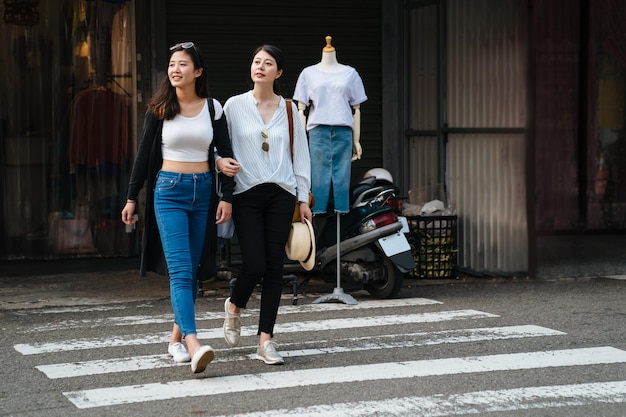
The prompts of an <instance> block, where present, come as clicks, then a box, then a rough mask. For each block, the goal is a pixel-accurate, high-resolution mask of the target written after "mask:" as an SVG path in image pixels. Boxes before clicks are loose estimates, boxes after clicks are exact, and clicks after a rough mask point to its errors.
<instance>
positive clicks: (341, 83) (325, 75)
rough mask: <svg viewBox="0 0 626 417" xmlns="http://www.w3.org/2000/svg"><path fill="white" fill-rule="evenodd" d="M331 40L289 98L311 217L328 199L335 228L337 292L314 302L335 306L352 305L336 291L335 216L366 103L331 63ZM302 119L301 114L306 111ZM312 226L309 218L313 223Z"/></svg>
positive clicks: (350, 78)
mask: <svg viewBox="0 0 626 417" xmlns="http://www.w3.org/2000/svg"><path fill="white" fill-rule="evenodd" d="M331 40H332V37H330V36H326V46H325V47H324V48H323V49H322V59H321V61H320V62H319V63H317V64H315V65H311V66H308V67H306V68H304V69H303V70H302V72H301V73H300V76H299V77H298V81H297V82H296V88H295V91H294V95H293V98H294V100H296V101H297V102H298V114H299V115H300V120H301V121H302V124H303V125H304V126H306V129H307V131H308V133H309V154H310V156H311V167H312V172H311V174H312V175H311V190H312V191H313V195H314V196H315V206H314V207H313V214H314V215H315V214H323V213H326V212H327V210H328V206H329V202H330V196H331V193H332V197H333V208H334V212H335V215H336V217H337V219H336V225H337V245H336V248H337V258H336V259H337V269H336V271H337V287H336V288H335V290H334V291H333V293H332V294H329V295H326V296H322V297H320V298H318V299H317V300H315V301H314V303H318V302H324V301H341V302H344V303H346V304H356V300H355V299H354V298H353V297H351V296H349V295H348V294H345V293H344V292H343V289H342V288H341V271H340V260H341V253H340V251H341V249H340V229H341V227H340V215H341V214H342V213H347V212H348V211H349V209H350V207H349V200H350V176H351V165H350V164H351V162H353V161H356V160H357V159H361V156H362V152H363V151H362V148H361V144H360V134H361V110H360V109H361V103H363V102H364V101H366V100H367V96H366V95H365V88H364V87H363V81H362V80H361V77H360V76H359V74H358V73H357V71H356V70H355V69H354V68H352V67H351V66H349V65H344V64H340V63H339V62H337V55H336V51H335V48H334V47H333V46H332V45H331ZM309 106H310V108H309V113H308V117H307V116H306V115H305V114H304V111H305V109H306V108H307V107H309ZM313 223H314V225H315V217H314V218H313Z"/></svg>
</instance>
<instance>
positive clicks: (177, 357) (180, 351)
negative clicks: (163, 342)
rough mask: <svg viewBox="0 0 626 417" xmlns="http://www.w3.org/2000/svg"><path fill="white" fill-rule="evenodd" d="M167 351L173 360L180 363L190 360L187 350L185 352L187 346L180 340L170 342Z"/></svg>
mask: <svg viewBox="0 0 626 417" xmlns="http://www.w3.org/2000/svg"><path fill="white" fill-rule="evenodd" d="M167 352H168V353H169V354H170V355H171V356H172V359H174V362H178V363H182V362H189V361H190V360H191V358H190V357H189V352H187V348H186V347H185V345H183V344H182V343H180V342H176V343H170V345H169V346H168V347H167Z"/></svg>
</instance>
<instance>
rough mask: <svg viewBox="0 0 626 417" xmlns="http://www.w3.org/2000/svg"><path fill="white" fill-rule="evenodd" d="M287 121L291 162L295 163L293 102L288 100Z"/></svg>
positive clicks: (286, 102) (286, 101)
mask: <svg viewBox="0 0 626 417" xmlns="http://www.w3.org/2000/svg"><path fill="white" fill-rule="evenodd" d="M285 104H286V106H287V120H289V149H291V162H293V109H292V108H291V100H289V99H286V100H285Z"/></svg>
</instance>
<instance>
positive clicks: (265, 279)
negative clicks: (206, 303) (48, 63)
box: [224, 45, 312, 364]
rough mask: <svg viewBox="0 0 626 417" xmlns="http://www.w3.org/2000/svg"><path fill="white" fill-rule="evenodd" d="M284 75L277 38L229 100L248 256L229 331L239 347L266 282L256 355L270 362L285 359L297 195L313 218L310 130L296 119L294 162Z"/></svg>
mask: <svg viewBox="0 0 626 417" xmlns="http://www.w3.org/2000/svg"><path fill="white" fill-rule="evenodd" d="M282 74H283V54H282V52H281V51H280V50H279V49H278V48H277V47H275V46H272V45H263V46H260V47H258V48H257V49H256V50H255V52H254V54H253V58H252V63H251V65H250V76H251V78H252V82H253V84H254V87H253V89H252V90H250V91H247V92H245V93H243V94H240V95H237V96H234V97H231V98H229V99H228V100H227V101H226V104H225V105H224V112H225V114H226V120H227V121H228V129H229V132H230V137H231V141H232V146H233V153H234V155H235V158H236V159H237V161H238V162H239V165H240V171H239V172H238V173H237V175H236V176H235V182H236V185H235V192H234V196H233V220H234V222H235V230H236V231H237V237H238V240H239V244H240V246H241V253H242V260H243V265H242V267H241V269H240V271H239V275H238V277H237V283H236V284H235V287H234V289H233V293H232V297H230V298H228V299H226V302H225V306H224V309H225V313H226V320H225V322H224V337H225V339H226V341H227V342H228V344H230V345H231V346H235V345H237V344H238V343H239V338H240V332H241V320H240V310H241V309H242V308H246V305H247V303H248V300H249V299H250V296H251V294H252V291H253V290H254V288H255V286H256V285H257V284H258V283H259V282H262V286H263V287H262V292H261V311H260V318H259V329H258V335H259V346H258V347H257V355H256V357H257V359H259V360H262V361H264V362H265V363H267V364H282V363H283V358H282V357H281V356H280V355H279V354H278V352H277V350H276V349H277V345H276V344H275V343H274V342H273V341H272V340H271V339H272V337H273V331H274V324H275V322H276V316H277V313H278V306H279V304H280V297H281V294H282V286H283V262H284V259H285V243H286V242H287V239H288V236H289V231H290V229H291V218H292V215H293V208H294V201H295V199H296V198H297V201H299V202H300V212H301V215H302V217H303V218H306V219H308V220H309V221H311V220H312V214H311V209H310V207H309V205H308V196H309V190H310V188H311V160H310V157H309V148H308V143H307V137H306V132H305V130H304V127H303V126H302V124H301V122H296V123H294V129H293V133H294V135H293V137H294V141H293V163H292V155H291V150H290V140H289V123H288V116H287V111H286V106H287V105H289V106H292V111H293V114H297V108H296V107H295V104H293V103H291V102H290V101H289V102H287V101H285V99H284V98H283V97H282V96H281V95H280V94H279V90H278V82H277V80H278V78H280V76H281V75H282ZM295 119H296V120H299V119H298V118H297V117H296V118H295ZM303 221H304V220H303Z"/></svg>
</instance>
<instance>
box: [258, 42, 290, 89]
mask: <svg viewBox="0 0 626 417" xmlns="http://www.w3.org/2000/svg"><path fill="white" fill-rule="evenodd" d="M261 51H265V52H267V53H268V54H270V55H271V56H272V58H274V60H275V61H276V69H277V70H278V71H281V70H282V69H283V65H284V63H285V56H284V55H283V51H281V50H280V49H278V48H277V47H275V46H274V45H261V46H259V47H258V48H256V49H255V50H254V53H253V54H252V60H250V64H252V61H254V57H255V56H256V54H258V53H259V52H261ZM274 94H278V95H280V85H279V84H278V79H276V80H274Z"/></svg>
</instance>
